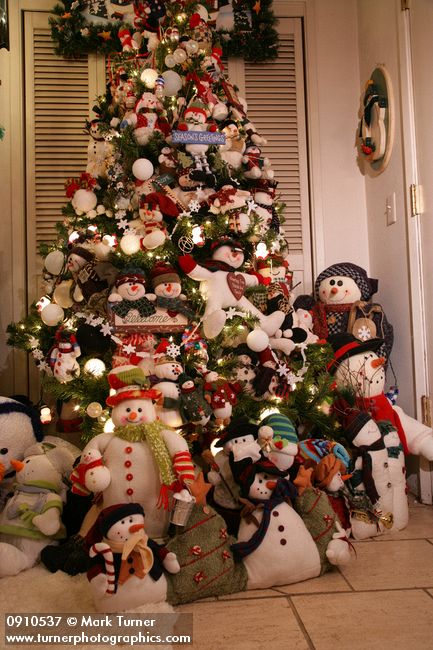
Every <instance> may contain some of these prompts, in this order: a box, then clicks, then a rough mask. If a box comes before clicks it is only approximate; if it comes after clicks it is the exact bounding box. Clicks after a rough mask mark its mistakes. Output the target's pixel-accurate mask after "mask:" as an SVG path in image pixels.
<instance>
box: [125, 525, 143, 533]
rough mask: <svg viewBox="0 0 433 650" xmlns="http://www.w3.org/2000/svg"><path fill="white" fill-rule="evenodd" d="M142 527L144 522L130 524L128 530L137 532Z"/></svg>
mask: <svg viewBox="0 0 433 650" xmlns="http://www.w3.org/2000/svg"><path fill="white" fill-rule="evenodd" d="M143 528H144V524H132V526H130V527H129V528H128V531H129V532H130V533H138V531H139V530H142V529H143Z"/></svg>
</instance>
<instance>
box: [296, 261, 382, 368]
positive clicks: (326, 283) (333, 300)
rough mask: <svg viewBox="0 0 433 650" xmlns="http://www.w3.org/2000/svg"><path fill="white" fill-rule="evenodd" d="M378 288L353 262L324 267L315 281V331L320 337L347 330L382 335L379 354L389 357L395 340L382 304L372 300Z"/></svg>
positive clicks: (362, 336) (367, 336) (359, 335)
mask: <svg viewBox="0 0 433 650" xmlns="http://www.w3.org/2000/svg"><path fill="white" fill-rule="evenodd" d="M377 288H378V281H377V280H375V279H372V278H369V277H368V275H367V273H366V271H365V270H364V269H363V268H361V267H360V266H357V265H356V264H352V263H350V262H340V263H338V264H333V265H332V266H329V267H328V268H326V269H325V270H324V271H322V273H320V274H319V275H318V276H317V279H316V282H315V284H314V291H315V300H316V303H315V304H314V305H313V308H312V313H313V331H314V333H315V334H317V336H318V337H319V338H321V339H328V337H329V336H330V335H332V334H338V333H340V332H346V331H347V332H350V333H351V334H353V335H354V336H355V337H356V338H357V339H359V340H360V341H368V340H369V339H372V338H382V339H384V340H383V342H382V345H381V347H380V350H379V356H384V357H385V358H386V359H387V360H388V358H389V355H390V354H391V350H392V345H393V341H394V335H393V327H392V325H391V324H390V323H389V322H388V320H387V318H386V315H385V312H384V310H383V308H382V307H381V305H379V304H378V303H375V302H372V296H373V294H375V293H376V292H377ZM297 306H298V303H297V301H295V307H297ZM299 306H300V307H302V306H303V305H302V304H299Z"/></svg>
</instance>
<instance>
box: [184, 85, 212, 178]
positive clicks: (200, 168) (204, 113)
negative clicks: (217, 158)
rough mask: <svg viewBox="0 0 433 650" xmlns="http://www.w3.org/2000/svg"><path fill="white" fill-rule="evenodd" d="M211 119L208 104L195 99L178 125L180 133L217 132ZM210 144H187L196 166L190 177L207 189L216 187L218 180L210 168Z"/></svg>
mask: <svg viewBox="0 0 433 650" xmlns="http://www.w3.org/2000/svg"><path fill="white" fill-rule="evenodd" d="M209 117H210V111H209V107H208V105H207V104H205V103H204V102H203V101H202V100H200V99H199V98H198V97H193V98H192V100H191V101H190V102H189V104H188V106H187V108H186V109H185V112H184V114H183V121H182V122H180V123H179V124H178V127H177V128H178V129H179V131H197V132H198V133H205V132H206V131H211V132H212V131H216V130H217V127H216V125H215V124H208V123H207V120H208V118H209ZM208 148H209V144H208V143H206V142H205V141H203V140H202V144H187V145H185V150H186V151H187V152H188V153H190V154H191V156H192V158H193V161H194V163H193V164H194V166H193V169H192V171H190V172H189V176H190V178H191V179H192V180H193V181H198V182H200V183H203V184H204V185H206V186H207V187H215V184H216V178H215V174H214V173H213V172H212V170H211V169H210V167H209V162H208V159H207V155H206V154H207V150H208Z"/></svg>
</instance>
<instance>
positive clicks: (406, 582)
mask: <svg viewBox="0 0 433 650" xmlns="http://www.w3.org/2000/svg"><path fill="white" fill-rule="evenodd" d="M356 553H357V557H356V558H355V559H354V561H353V562H351V564H349V565H347V566H346V567H341V569H340V570H341V573H342V574H343V575H344V577H345V578H346V580H347V581H348V582H349V584H350V585H351V586H352V587H353V589H355V591H363V590H369V589H370V590H377V589H413V588H422V587H425V588H428V587H433V545H432V544H429V542H428V541H427V540H425V539H412V540H400V541H388V542H385V541H384V542H381V543H380V544H378V543H377V542H373V541H372V542H367V543H363V544H356Z"/></svg>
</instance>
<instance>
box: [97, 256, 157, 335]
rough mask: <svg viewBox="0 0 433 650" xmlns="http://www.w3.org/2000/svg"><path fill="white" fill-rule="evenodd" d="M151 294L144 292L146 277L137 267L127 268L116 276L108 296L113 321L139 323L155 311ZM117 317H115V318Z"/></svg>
mask: <svg viewBox="0 0 433 650" xmlns="http://www.w3.org/2000/svg"><path fill="white" fill-rule="evenodd" d="M154 298H155V297H154V296H153V294H148V295H147V294H146V278H145V276H144V273H143V271H141V269H138V268H127V269H125V270H124V271H123V272H121V273H119V275H118V276H117V279H116V282H115V285H114V287H113V289H112V291H111V293H110V295H109V296H108V304H109V308H110V311H111V312H112V313H113V314H114V317H115V323H116V324H117V323H118V324H123V323H130V324H131V323H139V322H140V321H143V320H144V319H145V318H147V317H148V316H151V315H152V314H154V313H155V311H156V309H155V306H154V304H153V302H151V300H150V299H152V301H153V300H154ZM116 317H117V318H116Z"/></svg>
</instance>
